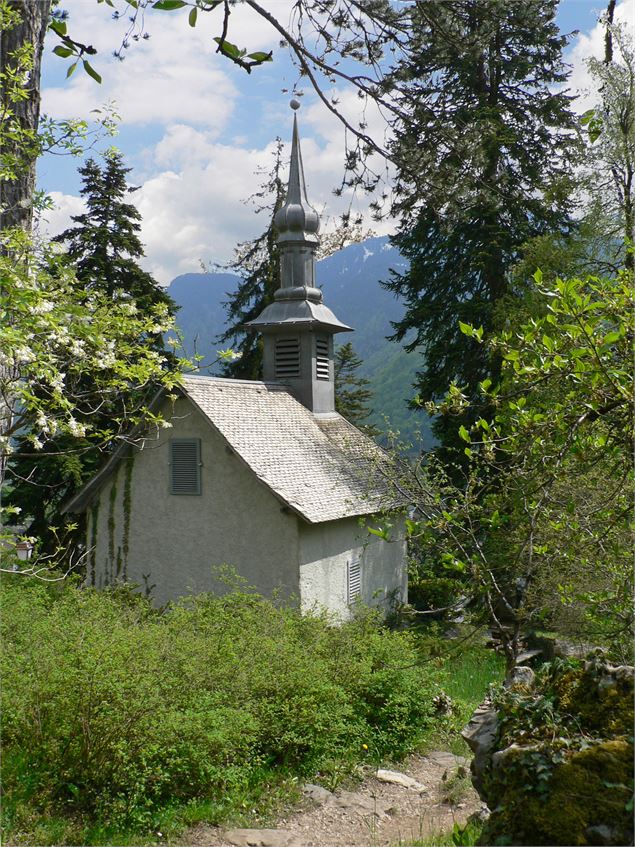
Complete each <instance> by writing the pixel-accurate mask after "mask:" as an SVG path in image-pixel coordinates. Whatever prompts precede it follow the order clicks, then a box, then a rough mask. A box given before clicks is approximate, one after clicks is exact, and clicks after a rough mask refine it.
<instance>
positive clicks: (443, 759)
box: [426, 750, 468, 770]
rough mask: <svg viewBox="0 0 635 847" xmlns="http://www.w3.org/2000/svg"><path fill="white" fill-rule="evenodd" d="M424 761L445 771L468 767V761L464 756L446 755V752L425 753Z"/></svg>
mask: <svg viewBox="0 0 635 847" xmlns="http://www.w3.org/2000/svg"><path fill="white" fill-rule="evenodd" d="M426 759H428V761H430V762H434V764H435V765H439V767H441V768H445V769H446V770H451V769H453V768H465V767H467V765H468V760H467V759H466V758H465V757H464V756H455V755H454V753H448V752H447V751H446V750H434V751H433V752H432V753H426Z"/></svg>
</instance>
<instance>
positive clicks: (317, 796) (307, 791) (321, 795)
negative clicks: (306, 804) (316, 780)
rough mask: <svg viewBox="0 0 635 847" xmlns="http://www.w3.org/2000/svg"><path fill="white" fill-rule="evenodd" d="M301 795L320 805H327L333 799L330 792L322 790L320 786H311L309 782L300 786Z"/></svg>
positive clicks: (325, 789)
mask: <svg viewBox="0 0 635 847" xmlns="http://www.w3.org/2000/svg"><path fill="white" fill-rule="evenodd" d="M302 793H303V794H304V796H305V797H308V799H309V800H313V801H314V802H315V803H320V805H324V803H328V802H329V800H331V799H332V798H333V792H332V791H329V790H328V789H327V788H322V786H321V785H313V784H312V783H310V782H307V784H306V785H303V786H302Z"/></svg>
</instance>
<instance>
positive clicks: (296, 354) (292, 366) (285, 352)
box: [276, 337, 300, 379]
mask: <svg viewBox="0 0 635 847" xmlns="http://www.w3.org/2000/svg"><path fill="white" fill-rule="evenodd" d="M294 376H300V339H299V338H297V337H296V338H276V379H289V378H290V377H294Z"/></svg>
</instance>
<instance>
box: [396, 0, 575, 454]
mask: <svg viewBox="0 0 635 847" xmlns="http://www.w3.org/2000/svg"><path fill="white" fill-rule="evenodd" d="M556 6H557V2H556V0H548V2H545V0H526V2H524V3H509V2H508V0H446V2H435V3H419V4H416V5H415V6H414V7H413V9H412V15H413V17H412V21H413V35H412V39H413V41H412V44H411V48H412V49H411V50H410V52H409V56H410V58H409V59H408V60H407V61H406V60H403V61H402V62H401V63H400V64H398V66H397V67H396V69H395V71H394V72H393V73H392V74H391V75H390V77H389V78H388V80H387V82H386V85H387V86H390V87H392V89H393V92H394V96H395V97H396V98H397V100H398V103H399V109H400V111H401V118H400V120H399V121H398V123H397V124H396V126H395V140H394V143H393V154H394V157H395V161H396V163H397V167H398V183H397V188H396V192H397V204H396V212H397V213H398V215H399V217H400V226H399V231H398V234H397V235H396V236H395V237H394V238H393V243H394V245H395V246H396V247H397V248H398V249H399V250H400V251H401V253H402V255H404V256H405V257H406V258H407V259H408V260H409V262H410V267H409V269H408V270H407V271H405V272H403V273H394V274H393V277H392V279H391V280H390V281H388V282H387V283H385V284H386V287H387V288H388V289H390V290H391V291H394V292H395V293H396V294H397V295H398V296H400V297H401V298H402V299H403V300H404V302H405V305H406V311H405V315H404V317H403V319H402V320H401V321H399V322H397V323H396V324H395V333H394V336H393V339H394V340H397V341H403V340H404V339H406V338H407V343H406V347H407V349H409V350H414V349H415V348H416V347H418V346H420V345H423V346H424V348H425V351H426V352H425V365H424V369H423V370H422V371H421V373H420V374H419V383H418V386H417V387H418V390H419V394H420V396H421V398H422V399H423V400H430V399H434V398H438V397H440V396H442V395H443V394H444V392H445V391H446V389H447V388H448V385H449V383H450V382H451V381H452V380H456V381H457V382H458V383H459V385H461V386H463V387H464V388H465V390H466V392H467V394H468V395H469V396H474V395H475V393H476V391H477V385H478V382H479V381H481V380H483V379H485V378H486V377H488V376H491V377H494V378H495V377H496V373H497V367H498V366H497V362H496V361H495V360H493V359H492V358H489V357H488V354H487V353H486V351H485V350H484V349H481V350H480V353H477V354H475V352H474V345H473V344H472V343H471V342H469V341H468V340H467V339H466V337H465V336H464V335H463V334H462V333H461V331H460V328H459V321H462V322H464V323H471V324H474V325H475V326H477V327H478V326H481V325H482V326H483V327H484V329H485V330H486V331H487V330H488V329H490V328H491V327H492V324H493V320H494V318H493V314H494V306H495V304H496V303H497V302H498V301H499V300H500V299H501V298H502V297H503V296H504V295H505V294H506V293H507V292H508V291H509V286H510V269H511V267H512V266H513V264H514V263H515V262H516V261H517V259H518V256H519V253H520V248H521V246H522V244H523V243H524V242H526V241H527V240H528V239H530V238H532V237H535V236H538V235H541V234H542V233H546V232H563V231H566V230H567V229H568V227H569V226H570V218H569V211H570V209H569V200H568V198H569V194H570V187H569V180H570V161H569V157H570V154H571V152H572V145H573V139H572V129H573V126H574V120H573V117H572V114H571V112H570V110H569V102H570V98H569V96H568V95H567V94H566V93H565V92H564V91H562V90H560V89H559V88H558V87H559V86H561V85H562V83H564V82H565V81H566V76H567V75H566V70H565V67H564V65H563V63H562V58H561V52H562V49H563V47H564V46H565V44H566V41H567V39H566V37H564V36H562V35H560V34H559V32H558V28H557V26H556V24H555V20H554V18H555V12H556ZM435 428H436V432H437V435H439V436H440V437H441V438H442V439H443V438H444V432H447V431H450V430H451V431H454V430H455V429H456V421H455V420H452V421H447V420H444V419H442V420H440V421H438V422H437V424H436V425H435Z"/></svg>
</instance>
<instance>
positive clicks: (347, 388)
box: [334, 341, 375, 434]
mask: <svg viewBox="0 0 635 847" xmlns="http://www.w3.org/2000/svg"><path fill="white" fill-rule="evenodd" d="M361 365H362V360H361V359H360V358H359V356H358V355H357V354H356V353H355V350H354V349H353V345H352V343H351V342H350V341H348V342H347V343H346V344H342V345H341V346H340V347H338V348H337V349H336V350H335V361H334V370H335V410H336V411H337V412H339V413H340V415H342V417H344V418H346V420H348V421H350V422H351V423H352V424H355V426H364V421H365V420H366V418H367V417H368V416H369V415H370V413H371V412H372V409H371V408H370V407H369V405H368V403H369V402H370V400H371V398H372V396H373V392H372V391H370V390H369V388H368V386H369V385H370V380H368V379H366V378H365V377H363V376H360V375H359V374H358V370H359V368H360V367H361ZM374 432H375V430H373V434H374Z"/></svg>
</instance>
